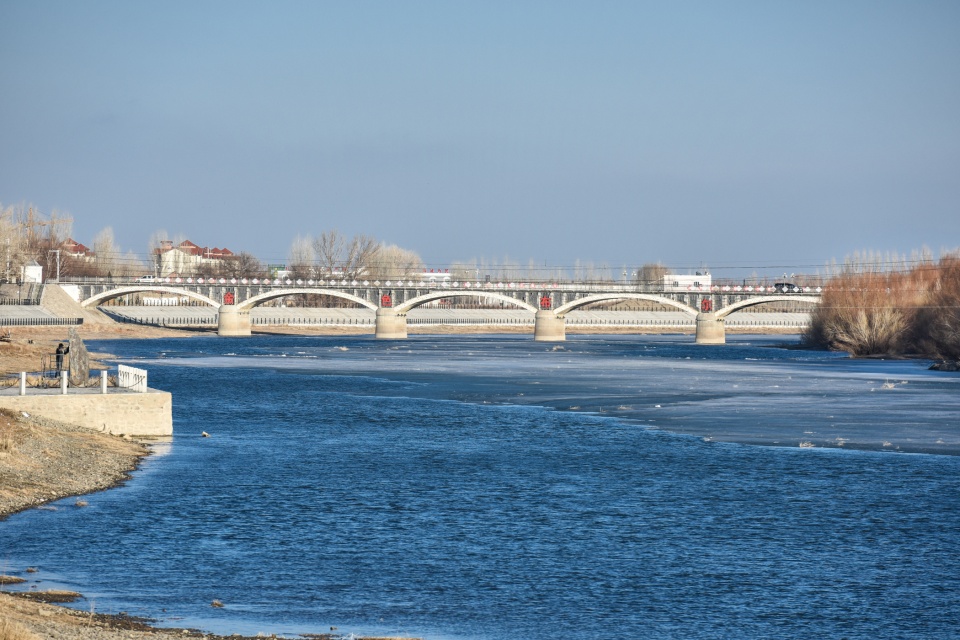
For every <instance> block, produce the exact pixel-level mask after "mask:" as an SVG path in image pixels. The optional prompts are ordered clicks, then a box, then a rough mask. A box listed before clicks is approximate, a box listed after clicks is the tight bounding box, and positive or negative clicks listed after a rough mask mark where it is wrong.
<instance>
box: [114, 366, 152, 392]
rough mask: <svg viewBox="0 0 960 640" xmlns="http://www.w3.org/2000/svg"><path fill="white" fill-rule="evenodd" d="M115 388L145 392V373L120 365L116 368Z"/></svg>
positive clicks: (144, 371) (141, 370)
mask: <svg viewBox="0 0 960 640" xmlns="http://www.w3.org/2000/svg"><path fill="white" fill-rule="evenodd" d="M117 386H118V387H120V388H121V389H130V390H131V391H138V392H140V393H146V392H147V371H146V370H145V369H137V368H136V367H128V366H127V365H125V364H121V365H119V366H118V367H117Z"/></svg>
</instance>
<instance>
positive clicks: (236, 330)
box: [217, 304, 250, 338]
mask: <svg viewBox="0 0 960 640" xmlns="http://www.w3.org/2000/svg"><path fill="white" fill-rule="evenodd" d="M217 335H220V336H227V337H231V338H233V337H245V336H249V335H250V310H249V309H243V310H240V309H238V308H237V305H235V304H222V305H220V308H219V309H218V313H217Z"/></svg>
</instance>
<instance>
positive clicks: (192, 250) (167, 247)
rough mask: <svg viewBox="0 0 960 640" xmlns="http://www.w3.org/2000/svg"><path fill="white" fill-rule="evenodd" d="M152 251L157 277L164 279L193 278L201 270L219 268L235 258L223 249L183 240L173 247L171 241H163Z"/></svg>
mask: <svg viewBox="0 0 960 640" xmlns="http://www.w3.org/2000/svg"><path fill="white" fill-rule="evenodd" d="M153 251H154V258H155V259H156V263H157V267H158V270H159V275H160V277H161V278H165V277H167V276H171V275H177V276H194V275H198V274H199V273H200V272H201V271H202V270H203V268H204V267H205V266H206V267H212V268H213V269H217V268H219V267H220V266H221V265H222V264H223V261H224V260H229V259H232V258H234V257H235V254H234V253H233V252H232V251H230V249H227V248H226V247H224V248H223V249H219V248H217V247H213V248H210V247H201V246H199V245H197V244H195V243H193V242H190V241H189V240H184V241H183V242H181V243H180V244H178V245H176V246H174V244H173V241H172V240H164V241H162V242H161V243H160V246H159V247H157V248H156V249H154V250H153Z"/></svg>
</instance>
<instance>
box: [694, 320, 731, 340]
mask: <svg viewBox="0 0 960 640" xmlns="http://www.w3.org/2000/svg"><path fill="white" fill-rule="evenodd" d="M726 343H727V334H726V330H725V329H724V324H723V318H718V317H717V314H716V313H715V312H710V313H703V312H700V313H698V314H697V344H726Z"/></svg>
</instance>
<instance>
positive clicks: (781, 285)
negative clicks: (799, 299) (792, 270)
mask: <svg viewBox="0 0 960 640" xmlns="http://www.w3.org/2000/svg"><path fill="white" fill-rule="evenodd" d="M773 290H774V292H776V293H803V287H800V286H798V285H796V284H794V283H792V282H774V283H773Z"/></svg>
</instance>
